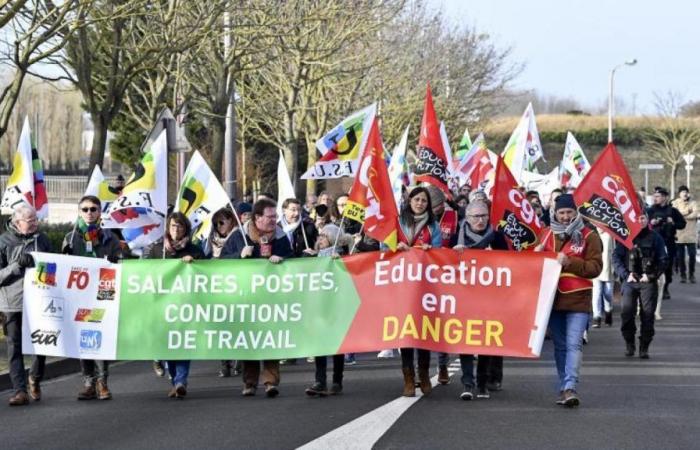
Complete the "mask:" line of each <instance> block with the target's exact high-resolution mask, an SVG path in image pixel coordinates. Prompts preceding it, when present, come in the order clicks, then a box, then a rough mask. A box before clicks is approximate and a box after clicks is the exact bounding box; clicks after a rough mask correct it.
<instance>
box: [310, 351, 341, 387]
mask: <svg viewBox="0 0 700 450" xmlns="http://www.w3.org/2000/svg"><path fill="white" fill-rule="evenodd" d="M314 362H315V363H316V382H317V383H321V384H322V385H324V386H325V385H326V380H327V378H326V369H327V368H328V357H327V356H317V357H315V358H314ZM344 368H345V355H343V354H342V353H341V354H339V355H333V383H338V384H343V369H344Z"/></svg>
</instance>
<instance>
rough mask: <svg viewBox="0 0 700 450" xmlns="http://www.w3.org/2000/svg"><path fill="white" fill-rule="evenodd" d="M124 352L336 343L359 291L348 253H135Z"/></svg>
mask: <svg viewBox="0 0 700 450" xmlns="http://www.w3.org/2000/svg"><path fill="white" fill-rule="evenodd" d="M120 288H121V289H120V311H119V332H118V345H117V349H118V350H117V359H123V360H135V359H145V360H149V359H280V358H291V357H303V356H309V355H330V354H334V353H336V352H337V350H338V348H339V347H340V345H341V343H342V341H343V339H344V337H345V335H346V333H347V331H348V328H349V326H350V323H351V322H352V320H353V317H354V316H355V313H356V312H357V310H358V308H359V305H360V299H359V296H358V294H357V291H356V289H355V286H354V284H353V281H352V278H351V277H350V275H349V274H348V272H347V271H346V269H345V265H344V264H343V261H342V260H339V259H331V258H301V259H294V260H286V261H284V262H282V263H281V264H271V263H270V262H268V261H267V260H209V261H195V262H193V263H190V264H187V263H183V262H182V261H180V260H128V261H124V263H123V264H122V271H121V281H120Z"/></svg>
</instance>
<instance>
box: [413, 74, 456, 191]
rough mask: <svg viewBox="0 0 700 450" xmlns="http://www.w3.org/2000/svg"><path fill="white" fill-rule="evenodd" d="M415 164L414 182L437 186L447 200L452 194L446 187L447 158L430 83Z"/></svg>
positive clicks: (426, 94)
mask: <svg viewBox="0 0 700 450" xmlns="http://www.w3.org/2000/svg"><path fill="white" fill-rule="evenodd" d="M416 159H417V162H416V167H415V170H414V172H413V173H414V175H415V181H416V183H419V182H421V181H423V182H426V183H430V184H433V185H435V186H437V187H438V188H439V189H440V190H441V191H443V192H444V193H445V195H446V196H447V197H448V198H451V197H452V193H451V192H450V189H449V187H448V179H447V156H446V152H445V148H444V147H443V146H442V138H441V137H440V125H439V124H438V121H437V118H436V116H435V108H434V107H433V96H432V94H431V93H430V83H428V88H427V90H426V93H425V106H424V107H423V121H422V122H421V126H420V138H419V139H418V152H417V158H416Z"/></svg>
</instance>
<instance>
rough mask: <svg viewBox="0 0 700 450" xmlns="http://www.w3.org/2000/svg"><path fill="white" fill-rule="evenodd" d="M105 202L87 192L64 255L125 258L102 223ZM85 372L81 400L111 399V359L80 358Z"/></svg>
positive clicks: (110, 258) (116, 242)
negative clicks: (108, 383)
mask: <svg viewBox="0 0 700 450" xmlns="http://www.w3.org/2000/svg"><path fill="white" fill-rule="evenodd" d="M101 211H102V205H101V203H100V199H98V198H97V197H95V196H93V195H86V196H85V197H83V198H81V199H80V202H78V221H77V223H76V225H75V227H74V228H73V231H71V232H70V233H68V234H67V235H66V237H65V238H64V239H63V245H62V250H63V253H64V254H67V255H73V256H86V257H88V258H104V259H107V260H109V261H110V262H112V263H116V262H118V261H119V260H120V259H121V258H122V253H121V248H120V247H119V239H118V238H117V237H116V236H115V235H114V234H113V233H112V232H111V231H109V230H103V229H102V227H101V226H100V218H101ZM80 368H81V369H82V372H83V381H84V385H83V389H82V390H81V391H80V392H79V393H78V400H94V399H99V400H109V399H111V398H112V393H111V392H109V388H108V387H107V377H108V375H109V361H95V360H92V359H81V360H80Z"/></svg>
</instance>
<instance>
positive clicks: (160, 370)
mask: <svg viewBox="0 0 700 450" xmlns="http://www.w3.org/2000/svg"><path fill="white" fill-rule="evenodd" d="M153 371H154V372H155V373H156V376H158V377H164V376H165V367H163V363H162V362H160V361H153Z"/></svg>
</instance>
